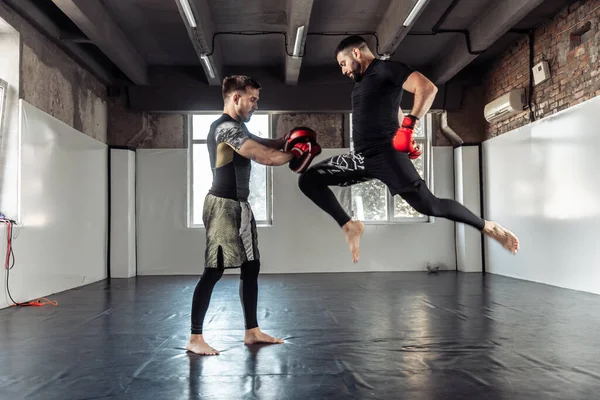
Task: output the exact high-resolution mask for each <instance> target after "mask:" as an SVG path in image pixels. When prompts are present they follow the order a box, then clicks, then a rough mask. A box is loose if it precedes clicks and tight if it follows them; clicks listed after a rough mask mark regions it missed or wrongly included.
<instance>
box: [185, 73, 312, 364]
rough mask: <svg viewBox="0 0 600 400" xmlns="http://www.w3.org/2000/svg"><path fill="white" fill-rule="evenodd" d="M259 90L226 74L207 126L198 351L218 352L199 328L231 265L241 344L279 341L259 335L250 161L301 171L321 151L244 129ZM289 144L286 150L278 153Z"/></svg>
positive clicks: (196, 306) (193, 342) (196, 305)
mask: <svg viewBox="0 0 600 400" xmlns="http://www.w3.org/2000/svg"><path fill="white" fill-rule="evenodd" d="M260 89H261V85H260V84H259V83H258V82H257V81H255V80H254V79H252V78H250V77H247V76H230V77H227V78H225V79H224V80H223V100H224V103H225V104H224V109H223V114H222V115H221V117H220V118H218V119H217V120H216V121H214V122H213V123H212V124H211V126H210V130H209V133H208V137H207V147H208V155H209V159H210V167H211V169H212V171H213V181H212V186H211V188H210V190H209V191H208V193H207V194H206V197H205V199H204V207H203V210H202V221H203V222H204V227H205V230H206V250H205V254H204V258H205V264H204V272H203V273H202V277H201V278H200V280H199V281H198V283H197V285H196V288H195V290H194V295H193V298H192V314H191V335H190V339H189V342H188V344H187V345H186V349H187V350H188V351H191V352H193V353H196V354H203V355H217V354H219V351H217V350H215V349H214V348H212V347H211V346H209V345H208V344H207V343H206V341H205V340H204V337H203V335H202V332H203V324H204V317H205V316H206V312H207V310H208V306H209V304H210V298H211V294H212V291H213V288H214V287H215V284H216V283H217V281H218V280H219V279H221V277H222V276H223V272H224V271H225V269H229V268H240V280H241V281H240V299H241V301H242V307H243V311H244V319H245V326H246V331H245V335H244V343H246V344H254V343H283V340H281V339H278V338H274V337H272V336H269V335H267V334H265V333H263V332H262V331H261V330H260V329H259V327H258V322H257V317H256V308H257V299H258V275H259V272H260V253H259V251H258V233H257V230H256V221H255V219H254V215H253V213H252V209H251V207H250V203H249V202H248V197H249V195H250V168H251V160H254V161H256V162H257V163H259V164H263V165H271V166H278V165H283V164H287V163H290V168H292V167H294V170H295V169H298V170H302V168H304V166H307V165H309V164H310V161H311V160H312V157H313V156H315V155H317V154H318V152H319V150H316V149H317V148H318V146H309V145H307V144H305V143H302V141H301V140H298V139H297V141H298V143H296V144H290V143H289V142H288V143H287V144H286V138H287V135H286V136H284V137H282V138H279V139H265V138H261V137H258V136H255V135H253V134H251V133H250V132H248V129H247V128H246V124H245V123H246V122H248V121H249V120H250V118H251V117H252V114H253V113H254V111H256V109H257V108H258V99H259V94H260ZM288 147H289V148H290V149H289V151H282V149H284V148H288Z"/></svg>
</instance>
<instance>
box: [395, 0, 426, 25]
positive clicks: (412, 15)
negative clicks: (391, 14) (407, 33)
mask: <svg viewBox="0 0 600 400" xmlns="http://www.w3.org/2000/svg"><path fill="white" fill-rule="evenodd" d="M428 1H429V0H418V1H417V4H415V6H414V7H413V9H412V11H411V12H410V14H408V17H406V19H405V20H404V24H402V25H404V26H411V25H412V23H413V22H414V20H415V18H417V15H419V13H420V12H421V10H422V9H423V7H425V4H427V2H428Z"/></svg>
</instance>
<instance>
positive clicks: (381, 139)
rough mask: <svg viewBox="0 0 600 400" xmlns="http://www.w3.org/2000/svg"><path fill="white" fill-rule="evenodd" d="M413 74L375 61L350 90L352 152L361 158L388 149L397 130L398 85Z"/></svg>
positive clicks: (402, 67) (390, 63) (396, 64)
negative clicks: (361, 154) (362, 155)
mask: <svg viewBox="0 0 600 400" xmlns="http://www.w3.org/2000/svg"><path fill="white" fill-rule="evenodd" d="M412 72H413V70H412V69H411V68H410V67H409V66H408V65H406V64H402V63H399V62H394V61H389V60H379V59H375V60H373V61H372V62H371V64H370V65H369V66H368V67H367V70H366V71H365V73H364V75H363V77H362V79H361V80H360V82H357V83H356V84H355V85H354V89H353V90H352V139H353V142H354V149H355V151H357V152H362V153H363V154H365V155H371V154H375V153H378V152H379V151H381V150H383V149H385V148H389V147H390V146H391V138H392V137H393V135H394V133H395V132H396V130H397V129H398V127H399V123H398V110H399V108H400V100H401V98H402V92H403V89H402V85H403V84H404V82H405V81H406V78H408V76H409V75H410V74H411V73H412Z"/></svg>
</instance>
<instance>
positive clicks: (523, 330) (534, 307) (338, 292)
mask: <svg viewBox="0 0 600 400" xmlns="http://www.w3.org/2000/svg"><path fill="white" fill-rule="evenodd" d="M197 280H198V277H194V276H164V277H160V276H152V277H144V276H140V277H137V278H132V279H113V280H112V281H102V282H99V283H95V284H91V285H88V286H84V287H81V288H78V289H74V290H70V291H67V292H64V293H60V294H57V295H53V296H50V297H51V299H52V300H57V301H58V304H59V305H60V307H52V306H46V307H22V308H10V309H4V310H1V311H0V327H1V329H0V334H1V335H2V336H3V338H2V340H1V341H0V354H2V357H1V360H2V362H1V363H0V394H1V396H0V397H1V398H2V399H44V400H51V399H61V400H64V399H73V400H74V399H105V398H106V399H115V400H116V399H173V400H174V399H196V398H198V399H200V398H203V399H204V398H210V399H242V398H261V399H332V398H336V399H355V398H360V399H364V398H374V399H403V398H406V399H442V398H445V399H453V400H455V399H484V398H485V399H528V400H532V399H545V400H549V399H592V398H597V393H598V390H600V361H599V358H598V356H597V354H596V351H594V350H593V349H596V347H597V341H598V334H597V332H599V331H600V314H598V312H597V310H598V309H599V307H600V297H599V296H596V295H593V294H588V293H584V292H577V291H573V290H566V289H561V288H556V287H552V286H547V285H542V284H537V283H531V282H527V281H522V280H516V279H512V278H507V277H502V276H497V275H489V274H487V275H484V274H477V273H472V274H465V273H459V272H454V271H452V272H439V273H437V274H427V273H420V272H396V273H345V274H311V275H303V274H298V275H261V276H260V278H259V324H260V325H261V329H262V330H264V331H265V332H266V333H269V334H273V335H276V336H279V337H282V338H284V339H285V341H286V343H285V344H283V345H271V346H252V347H248V346H245V345H244V344H243V341H242V339H243V333H244V327H243V315H242V309H241V305H240V301H239V294H238V282H239V280H238V277H237V276H233V275H225V276H224V277H223V279H222V280H221V281H220V282H219V283H218V284H217V286H216V288H215V292H214V294H213V298H212V301H211V306H210V308H209V311H208V314H207V317H206V323H205V336H206V339H207V342H208V343H209V344H211V345H212V346H213V347H215V348H216V349H218V350H220V351H221V354H220V355H219V356H212V357H207V356H204V357H202V356H196V355H194V354H190V353H187V352H186V350H185V344H186V342H187V339H188V334H189V325H190V320H189V318H190V317H189V314H190V304H191V298H192V293H193V290H194V286H195V284H196V282H197Z"/></svg>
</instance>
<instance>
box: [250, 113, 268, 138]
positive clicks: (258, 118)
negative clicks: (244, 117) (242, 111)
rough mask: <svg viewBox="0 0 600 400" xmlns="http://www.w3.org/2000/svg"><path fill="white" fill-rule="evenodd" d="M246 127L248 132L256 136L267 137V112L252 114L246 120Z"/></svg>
mask: <svg viewBox="0 0 600 400" xmlns="http://www.w3.org/2000/svg"><path fill="white" fill-rule="evenodd" d="M246 128H248V131H250V133H253V134H255V135H256V136H260V137H264V138H268V137H270V135H269V114H254V115H253V116H252V118H250V121H248V122H246Z"/></svg>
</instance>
